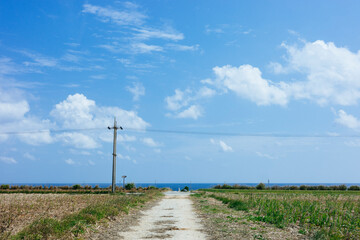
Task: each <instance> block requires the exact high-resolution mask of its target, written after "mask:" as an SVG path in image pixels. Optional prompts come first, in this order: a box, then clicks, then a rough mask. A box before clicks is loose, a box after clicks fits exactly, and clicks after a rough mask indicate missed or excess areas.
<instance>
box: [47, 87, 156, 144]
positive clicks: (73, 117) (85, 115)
mask: <svg viewBox="0 0 360 240" xmlns="http://www.w3.org/2000/svg"><path fill="white" fill-rule="evenodd" d="M50 114H51V115H52V116H53V117H54V119H55V120H56V121H57V123H58V125H60V126H62V127H63V128H69V129H74V128H75V129H76V128H79V129H86V128H99V127H103V128H104V132H101V133H94V132H86V133H85V132H82V133H78V132H69V133H62V134H57V135H56V138H57V140H59V141H62V142H64V143H66V144H67V145H72V146H75V147H76V148H86V149H92V148H98V147H99V146H100V143H99V141H105V142H112V140H113V137H112V134H111V132H110V131H108V132H106V130H107V129H106V127H107V126H112V125H113V117H114V116H115V117H116V119H117V123H118V125H119V126H123V127H128V128H135V129H146V127H147V126H149V124H148V123H147V122H145V121H144V120H143V119H142V118H140V117H138V116H137V113H136V112H134V111H126V110H123V109H121V108H118V107H100V106H97V105H96V103H95V101H94V100H91V99H88V98H87V97H85V96H84V95H83V94H78V93H77V94H74V95H69V96H68V97H67V98H66V100H64V101H62V102H60V103H58V104H56V105H55V107H54V109H53V110H52V111H51V113H50ZM118 140H119V141H121V142H131V141H135V140H136V138H135V137H134V136H128V135H126V134H124V135H123V134H118Z"/></svg>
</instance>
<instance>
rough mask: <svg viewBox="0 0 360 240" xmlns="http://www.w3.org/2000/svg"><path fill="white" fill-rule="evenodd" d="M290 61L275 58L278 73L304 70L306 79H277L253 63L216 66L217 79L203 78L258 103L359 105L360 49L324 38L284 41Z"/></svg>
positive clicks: (274, 63) (274, 64)
mask: <svg viewBox="0 0 360 240" xmlns="http://www.w3.org/2000/svg"><path fill="white" fill-rule="evenodd" d="M282 46H283V47H284V48H285V49H286V50H287V56H286V64H285V65H282V64H280V63H276V62H272V63H271V64H270V67H271V68H272V69H273V71H274V72H275V73H277V74H281V73H282V74H291V73H297V74H298V73H300V74H302V75H304V78H303V80H302V79H300V78H299V79H298V80H293V81H291V82H290V81H287V82H284V81H280V82H273V81H271V80H268V79H265V78H264V77H263V76H262V72H261V71H260V70H259V69H258V68H256V67H253V66H251V65H241V66H239V67H234V66H230V65H226V66H222V67H219V66H217V67H214V68H213V71H214V73H215V79H214V80H211V79H206V80H203V81H201V82H202V83H203V84H209V85H214V86H216V87H217V88H219V89H221V90H223V92H224V93H226V92H228V91H232V92H234V93H236V94H237V95H238V96H239V97H242V98H244V99H247V100H250V101H252V102H254V103H256V104H257V105H271V104H276V105H281V106H285V105H286V104H287V103H288V102H289V101H290V100H291V99H295V100H298V99H308V100H311V101H314V102H316V103H317V104H319V105H325V104H338V105H355V104H357V102H358V100H359V99H360V81H359V79H360V51H358V52H355V53H354V52H351V51H350V50H348V49H346V48H343V47H337V46H336V45H335V44H334V43H332V42H328V43H326V42H324V41H321V40H318V41H315V42H304V46H303V47H298V46H289V45H286V44H282Z"/></svg>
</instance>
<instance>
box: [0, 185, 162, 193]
mask: <svg viewBox="0 0 360 240" xmlns="http://www.w3.org/2000/svg"><path fill="white" fill-rule="evenodd" d="M150 189H157V188H156V187H154V186H149V187H145V188H142V187H138V188H137V187H136V186H135V184H134V183H128V184H126V185H125V189H124V188H122V187H118V186H116V190H117V191H126V190H150ZM0 192H2V193H3V192H25V193H27V192H29V193H33V192H58V193H62V192H64V193H65V192H83V193H92V192H93V193H108V192H111V185H110V186H109V187H106V188H100V187H99V185H96V186H95V187H92V186H90V185H85V186H81V185H80V184H75V185H73V186H41V185H39V186H29V185H20V186H18V185H9V184H2V185H0Z"/></svg>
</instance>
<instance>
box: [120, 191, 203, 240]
mask: <svg viewBox="0 0 360 240" xmlns="http://www.w3.org/2000/svg"><path fill="white" fill-rule="evenodd" d="M189 195H190V194H189V193H183V192H166V193H165V197H164V198H163V199H162V200H161V201H160V202H159V204H157V205H156V206H154V207H152V208H151V209H148V210H146V211H144V212H143V216H142V217H141V218H140V221H139V224H138V225H134V226H133V227H131V228H130V229H129V231H127V232H119V233H118V235H119V236H120V238H121V239H126V240H134V239H175V240H177V239H178V240H180V239H181V240H184V239H186V240H192V239H193V240H203V239H206V236H205V234H204V233H203V232H202V231H201V229H202V226H201V224H200V220H199V219H198V218H197V216H196V214H195V211H194V209H193V205H192V201H191V200H190V199H189Z"/></svg>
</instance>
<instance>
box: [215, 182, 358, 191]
mask: <svg viewBox="0 0 360 240" xmlns="http://www.w3.org/2000/svg"><path fill="white" fill-rule="evenodd" d="M213 188H214V189H244V190H246V189H248V190H251V189H257V190H309V191H312V190H320V191H323V190H336V191H346V190H349V191H360V186H358V185H353V186H350V187H347V186H346V185H344V184H342V185H333V186H324V185H317V186H309V185H301V186H271V187H267V186H266V185H265V184H264V183H259V184H258V185H257V186H255V187H250V186H246V185H238V184H234V185H228V184H223V185H216V186H214V187H213Z"/></svg>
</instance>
